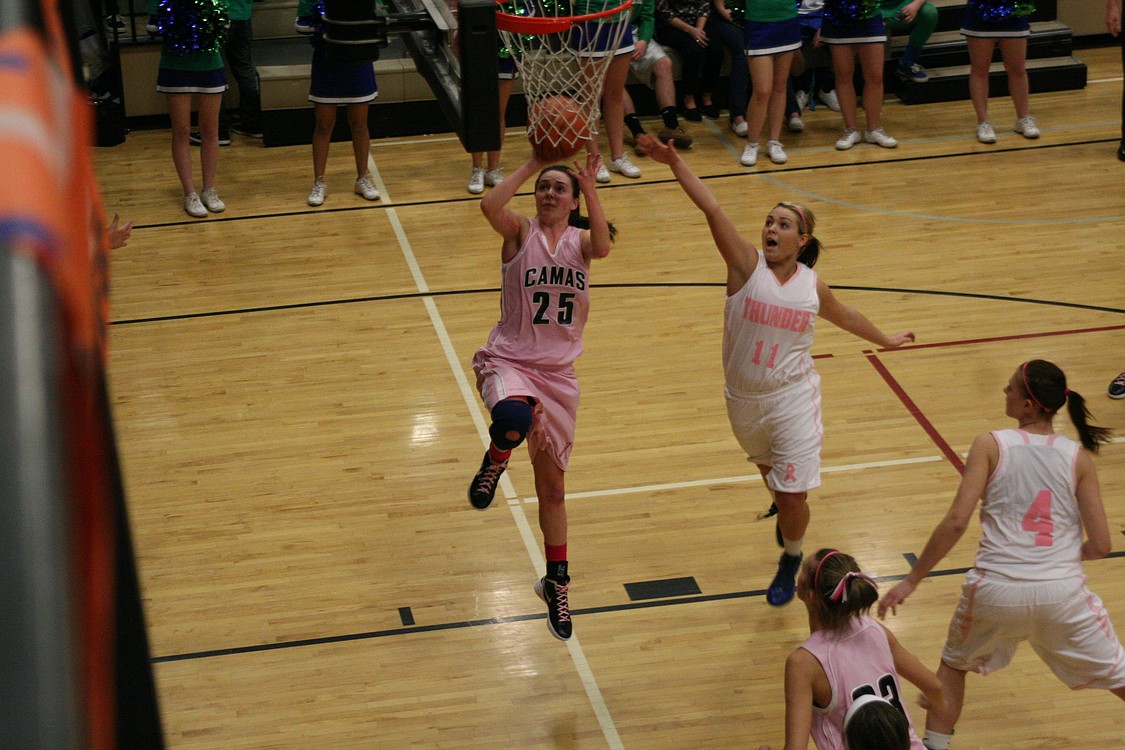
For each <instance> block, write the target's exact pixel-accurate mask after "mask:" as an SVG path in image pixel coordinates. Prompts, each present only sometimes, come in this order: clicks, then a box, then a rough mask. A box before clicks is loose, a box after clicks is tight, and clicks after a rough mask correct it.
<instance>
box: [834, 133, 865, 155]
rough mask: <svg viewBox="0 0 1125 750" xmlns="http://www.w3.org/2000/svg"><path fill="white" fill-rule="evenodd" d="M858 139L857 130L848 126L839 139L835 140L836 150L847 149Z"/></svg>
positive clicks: (857, 141)
mask: <svg viewBox="0 0 1125 750" xmlns="http://www.w3.org/2000/svg"><path fill="white" fill-rule="evenodd" d="M859 140H860V135H859V131H858V130H856V129H855V128H849V129H847V130H845V131H844V134H843V135H842V136H840V140H838V141H836V150H837V151H847V150H848V149H849V148H851V147H852V146H854V145H855V144H857V143H859Z"/></svg>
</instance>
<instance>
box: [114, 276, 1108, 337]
mask: <svg viewBox="0 0 1125 750" xmlns="http://www.w3.org/2000/svg"><path fill="white" fill-rule="evenodd" d="M725 286H726V283H725V282H721V281H702V282H692V281H677V282H653V283H631V284H591V285H590V288H591V289H663V288H677V287H679V288H686V287H692V288H694V287H700V288H706V287H725ZM832 288H833V289H843V290H846V291H852V292H880V293H882V292H886V293H891V294H918V295H929V296H935V297H961V298H970V299H982V300H992V301H995V302H1016V303H1020V304H1027V305H1047V306H1051V307H1065V308H1068V309H1075V310H1090V311H1092V312H1109V313H1118V314H1123V313H1125V309H1122V308H1119V307H1104V306H1101V305H1086V304H1083V303H1080V302H1062V301H1059V300H1046V299H1034V298H1030V297H1005V296H1002V295H999V294H974V293H968V292H946V291H941V290H936V289H906V288H901V287H877V286H848V285H839V286H833V287H832ZM499 293H500V289H499V288H486V289H453V290H448V291H443V292H435V291H429V292H403V293H401V294H383V295H373V296H370V297H347V298H341V299H332V300H320V301H318V302H293V303H290V304H286V305H264V306H262V307H242V308H238V309H232V310H209V311H207V312H197V313H181V314H178V315H155V316H152V317H149V318H125V319H123V320H114V321H111V322H110V325H114V326H125V325H134V324H137V323H163V322H167V321H173V320H192V319H195V318H213V317H217V316H222V315H252V314H256V313H266V312H278V311H282V310H302V309H306V308H314V307H327V306H330V305H354V304H362V303H368V302H388V301H395V300H408V299H424V298H426V297H452V296H456V295H466V294H499ZM1112 328H1114V326H1109V327H1107V328H1106V329H1105V330H1111V329H1112ZM1065 333H1070V331H1066V332H1065ZM1032 335H1041V334H1032ZM1004 338H1005V337H998V338H996V339H977V341H981V342H987V341H993V340H1003V339H1004ZM1008 338H1011V337H1008ZM922 346H940V344H920V345H918V346H913V347H910V348H914V349H917V348H920V347H922Z"/></svg>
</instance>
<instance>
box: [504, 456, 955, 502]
mask: <svg viewBox="0 0 1125 750" xmlns="http://www.w3.org/2000/svg"><path fill="white" fill-rule="evenodd" d="M944 460H945V457H944V456H922V457H921V458H898V459H892V460H890V461H872V462H870V463H865V464H846V465H844V466H828V467H822V468H821V470H820V472H821V473H822V474H833V473H836V472H843V471H861V470H863V469H877V468H880V467H885V466H907V465H910V464H925V463H933V462H935V461H944ZM760 481H762V477H761V475H760V474H746V475H744V476H740V477H721V478H718V479H695V480H692V481H690V482H668V483H666V484H646V485H644V486H641V487H618V488H616V489H609V490H593V491H591V492H568V493H566V499H567V500H573V499H577V498H583V497H609V496H612V495H633V494H637V493H641V492H664V491H666V490H680V489H685V488H687V487H708V486H710V485H714V484H737V483H739V482H760ZM523 501H524V502H525V503H535V502H538V500H537V499H536V498H534V497H525V498H524V499H523Z"/></svg>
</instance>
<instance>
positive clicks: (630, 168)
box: [609, 154, 641, 177]
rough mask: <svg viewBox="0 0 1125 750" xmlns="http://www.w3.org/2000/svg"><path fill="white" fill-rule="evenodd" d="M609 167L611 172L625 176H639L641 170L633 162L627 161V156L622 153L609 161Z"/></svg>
mask: <svg viewBox="0 0 1125 750" xmlns="http://www.w3.org/2000/svg"><path fill="white" fill-rule="evenodd" d="M609 168H610V170H611V171H613V172H620V173H621V174H623V175H625V176H626V177H640V176H641V170H640V168H639V167H637V166H636V165H635V164H633V162H631V161H629V157H628V156H625V154H622V155H621V156H619V157H617V158H616V159H614V160H613V161H611V162H610V163H609Z"/></svg>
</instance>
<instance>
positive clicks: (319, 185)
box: [309, 177, 328, 206]
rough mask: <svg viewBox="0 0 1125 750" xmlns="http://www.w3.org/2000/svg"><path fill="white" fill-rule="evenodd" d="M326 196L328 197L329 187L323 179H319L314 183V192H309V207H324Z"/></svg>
mask: <svg viewBox="0 0 1125 750" xmlns="http://www.w3.org/2000/svg"><path fill="white" fill-rule="evenodd" d="M326 195H328V185H327V184H326V183H325V182H324V178H323V177H317V178H316V181H315V182H313V186H312V190H310V191H309V205H310V206H319V205H322V204H323V203H324V196H326Z"/></svg>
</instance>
